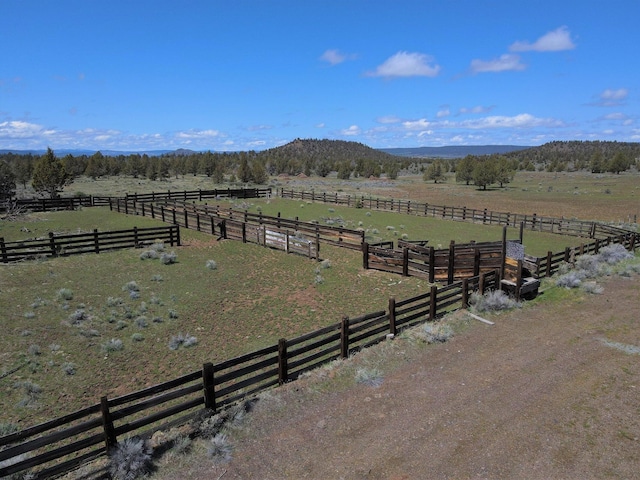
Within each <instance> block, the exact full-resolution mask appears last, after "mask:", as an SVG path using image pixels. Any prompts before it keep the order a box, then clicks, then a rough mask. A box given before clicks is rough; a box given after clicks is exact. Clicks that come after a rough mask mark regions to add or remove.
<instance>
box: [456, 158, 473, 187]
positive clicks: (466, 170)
mask: <svg viewBox="0 0 640 480" xmlns="http://www.w3.org/2000/svg"><path fill="white" fill-rule="evenodd" d="M476 161H477V160H476V158H475V157H474V156H472V155H467V156H466V157H464V158H463V159H462V160H460V161H459V162H458V164H457V165H456V182H466V184H467V185H469V182H471V181H472V180H473V169H474V168H475V166H476Z"/></svg>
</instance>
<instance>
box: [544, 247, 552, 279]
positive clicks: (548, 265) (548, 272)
mask: <svg viewBox="0 0 640 480" xmlns="http://www.w3.org/2000/svg"><path fill="white" fill-rule="evenodd" d="M552 257H553V252H552V251H551V250H549V251H547V271H546V272H545V276H546V277H550V276H551V258H552Z"/></svg>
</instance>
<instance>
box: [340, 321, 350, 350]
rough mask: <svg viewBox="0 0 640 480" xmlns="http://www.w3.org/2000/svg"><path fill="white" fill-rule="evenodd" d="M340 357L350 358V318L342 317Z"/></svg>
mask: <svg viewBox="0 0 640 480" xmlns="http://www.w3.org/2000/svg"><path fill="white" fill-rule="evenodd" d="M340 356H341V357H342V358H348V357H349V317H342V322H341V323H340Z"/></svg>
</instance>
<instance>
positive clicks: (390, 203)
mask: <svg viewBox="0 0 640 480" xmlns="http://www.w3.org/2000/svg"><path fill="white" fill-rule="evenodd" d="M278 195H279V196H280V197H282V198H291V199H300V200H311V201H312V202H323V203H332V204H336V205H346V206H349V207H358V208H369V209H375V210H385V211H390V212H399V213H406V214H412V215H420V216H425V217H434V218H441V219H445V220H456V221H461V222H473V223H482V224H484V225H503V226H510V227H514V228H520V227H521V228H524V229H526V230H533V231H539V232H549V233H557V234H561V235H571V236H577V237H585V238H598V239H601V240H603V239H606V238H609V237H610V236H612V235H622V234H625V233H629V231H628V230H625V229H622V228H619V227H614V226H610V225H605V224H602V223H599V222H593V221H591V222H589V221H584V220H577V219H566V218H554V217H543V216H538V215H536V214H535V213H534V214H532V215H523V214H519V213H508V212H494V211H491V210H487V209H486V208H485V209H475V208H467V207H449V206H445V205H431V204H429V203H421V202H412V201H411V200H395V199H381V198H373V197H365V196H352V195H345V194H338V193H315V192H313V191H311V192H304V191H295V190H287V189H284V188H282V189H280V190H279V192H278Z"/></svg>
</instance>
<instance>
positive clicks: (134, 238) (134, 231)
mask: <svg viewBox="0 0 640 480" xmlns="http://www.w3.org/2000/svg"><path fill="white" fill-rule="evenodd" d="M133 246H134V247H137V246H138V227H133Z"/></svg>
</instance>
